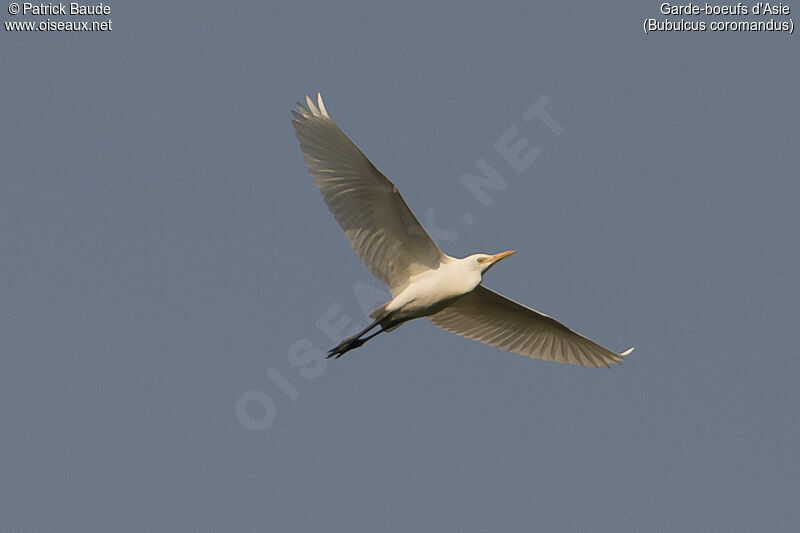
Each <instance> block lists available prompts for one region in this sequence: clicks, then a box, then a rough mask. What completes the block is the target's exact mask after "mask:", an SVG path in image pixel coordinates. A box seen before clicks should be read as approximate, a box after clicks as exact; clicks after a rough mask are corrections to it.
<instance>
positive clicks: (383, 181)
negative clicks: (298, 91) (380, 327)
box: [292, 94, 446, 294]
mask: <svg viewBox="0 0 800 533" xmlns="http://www.w3.org/2000/svg"><path fill="white" fill-rule="evenodd" d="M298 107H299V109H298V110H297V111H294V110H293V111H292V115H293V116H294V120H293V121H292V125H293V126H294V128H295V130H296V131H297V138H298V140H299V141H300V149H301V150H302V151H303V154H304V155H305V161H306V165H308V170H309V171H310V172H311V175H312V176H313V177H314V182H315V183H316V185H317V187H318V188H319V190H320V192H321V193H322V196H323V198H324V199H325V203H326V204H328V208H329V209H330V210H331V213H333V216H334V217H335V218H336V221H337V222H338V223H339V225H340V226H341V227H342V230H344V233H345V235H346V236H347V238H348V239H349V241H350V244H351V245H352V246H353V249H354V250H355V251H356V253H357V254H358V255H359V256H360V257H361V260H362V261H364V264H366V265H367V268H369V269H370V271H372V273H373V274H375V276H377V277H378V278H379V279H381V280H382V281H383V282H384V283H386V284H387V285H388V286H389V290H390V291H391V292H392V294H396V293H398V292H399V291H400V290H402V289H403V288H404V287H405V285H406V284H407V283H408V280H409V278H410V277H411V276H412V275H414V274H416V273H419V272H422V271H424V270H427V269H435V268H437V267H438V266H439V263H440V262H441V261H442V260H443V259H444V258H445V257H446V256H444V254H443V253H442V252H441V250H439V247H438V246H436V244H435V243H434V242H433V240H431V238H430V237H429V236H428V234H427V233H426V232H425V230H424V229H423V228H422V226H421V225H420V223H419V221H417V219H416V218H415V217H414V214H413V213H412V212H411V210H410V209H409V208H408V205H406V202H405V201H404V200H403V197H402V196H400V193H399V192H398V190H397V187H395V186H394V184H393V183H392V182H391V181H389V180H388V179H387V178H386V176H384V175H383V174H381V172H380V171H379V170H378V169H377V168H375V166H374V165H373V164H372V163H371V162H370V161H369V159H367V157H366V156H365V155H364V154H363V153H362V152H361V150H359V149H358V147H357V146H356V145H355V144H354V143H353V141H351V140H350V139H348V138H347V135H345V134H344V132H342V130H340V129H339V127H338V126H337V125H336V123H334V122H333V120H331V118H330V116H328V112H327V111H326V110H325V105H324V104H323V103H322V96H321V95H320V94H317V102H316V104H315V103H314V101H313V100H311V98H309V97H308V96H306V105H305V106H304V105H303V104H300V103H298Z"/></svg>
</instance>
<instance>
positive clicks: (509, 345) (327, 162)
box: [292, 94, 633, 367]
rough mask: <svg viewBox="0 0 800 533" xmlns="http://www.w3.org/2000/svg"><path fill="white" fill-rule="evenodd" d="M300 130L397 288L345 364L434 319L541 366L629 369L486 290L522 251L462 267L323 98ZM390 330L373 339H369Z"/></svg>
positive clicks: (363, 249)
mask: <svg viewBox="0 0 800 533" xmlns="http://www.w3.org/2000/svg"><path fill="white" fill-rule="evenodd" d="M292 114H293V115H294V120H293V121H292V124H293V125H294V127H295V130H296V131H297V138H298V139H299V141H300V148H301V149H302V151H303V154H304V156H305V161H306V164H307V165H308V169H309V171H310V172H311V175H312V176H313V178H314V182H315V183H316V185H317V187H318V188H319V190H320V192H321V193H322V196H323V198H324V199H325V203H326V204H328V208H329V209H330V210H331V213H333V216H334V217H335V218H336V221H337V222H338V223H339V225H340V226H341V228H342V230H344V233H345V235H346V236H347V238H348V240H349V241H350V244H351V245H352V246H353V249H354V250H355V251H356V253H357V254H358V255H359V256H360V257H361V259H362V260H363V261H364V263H365V264H366V265H367V268H369V269H370V271H372V273H373V274H375V276H377V277H378V278H379V279H380V280H381V281H383V282H384V283H386V285H388V287H389V292H390V293H391V295H392V300H390V301H389V302H387V303H386V304H384V305H383V306H381V307H379V308H378V309H376V310H375V311H374V312H373V313H372V314H371V317H372V318H373V319H374V322H373V323H372V324H370V326H369V327H367V328H365V329H364V330H363V331H361V332H360V333H358V334H356V335H354V336H352V337H349V338H347V339H344V340H343V341H342V342H341V343H339V345H338V346H336V347H334V348H332V349H331V350H330V351H329V353H328V356H329V357H330V356H335V357H339V356H341V355H342V354H344V353H345V352H347V351H349V350H352V349H353V348H357V347H359V346H361V345H362V344H363V343H364V342H366V341H367V340H369V339H371V338H372V337H374V336H376V335H377V334H379V333H381V332H383V331H387V330H391V329H394V328H396V327H397V326H399V325H400V324H402V323H403V322H406V321H408V320H412V319H414V318H420V317H426V318H428V319H429V320H430V321H431V322H433V323H434V324H436V325H437V326H439V327H440V328H442V329H445V330H447V331H450V332H452V333H456V334H458V335H462V336H464V337H467V338H469V339H473V340H476V341H480V342H483V343H485V344H490V345H492V346H495V347H497V348H500V349H501V350H507V351H510V352H515V353H518V354H522V355H527V356H529V357H533V358H536V359H544V360H548V361H556V362H559V363H570V364H574V365H584V366H590V367H598V366H606V367H608V366H609V364H610V363H620V362H621V361H622V358H623V357H624V356H626V355H628V354H629V353H630V352H631V351H633V348H629V349H628V350H626V351H624V352H622V353H616V352H613V351H611V350H608V349H606V348H603V347H602V346H600V345H599V344H597V343H595V342H593V341H591V340H589V339H587V338H586V337H584V336H582V335H580V334H579V333H576V332H574V331H572V330H571V329H569V328H567V327H566V326H564V325H563V324H561V323H559V322H558V321H556V320H554V319H553V318H550V317H549V316H547V315H544V314H542V313H539V312H538V311H535V310H533V309H531V308H529V307H525V306H524V305H522V304H519V303H517V302H514V301H512V300H509V299H508V298H506V297H504V296H502V295H500V294H497V293H496V292H494V291H491V290H489V289H487V288H486V287H484V286H483V285H481V280H482V276H483V274H484V273H485V272H486V271H487V270H488V269H489V268H491V266H492V265H494V264H496V263H497V262H498V261H500V260H501V259H504V258H505V257H508V256H509V255H511V254H513V253H514V252H513V250H509V251H507V252H502V253H499V254H494V255H488V254H474V255H471V256H469V257H465V258H462V259H457V258H454V257H450V256H449V255H446V254H444V253H443V252H442V251H441V250H440V249H439V247H438V246H436V244H435V243H434V242H433V240H431V238H430V237H429V236H428V234H427V233H426V232H425V230H424V229H423V228H422V226H421V225H420V223H419V221H418V220H417V219H416V217H415V216H414V214H413V213H412V212H411V210H410V209H409V208H408V205H406V203H405V201H404V200H403V197H402V196H400V193H399V192H398V190H397V187H395V186H394V184H393V183H392V182H391V181H389V180H388V179H387V178H386V177H385V176H384V175H383V174H381V172H380V171H379V170H378V169H377V168H375V166H374V165H373V164H372V163H371V162H370V161H369V159H367V157H366V156H365V155H364V154H363V153H362V152H361V150H359V149H358V147H357V146H356V145H355V144H353V142H352V141H351V140H350V139H349V138H348V137H347V136H346V135H345V134H344V133H343V132H342V130H341V129H339V127H338V126H337V125H336V124H335V123H334V122H333V120H331V118H330V116H329V115H328V112H327V110H326V109H325V105H324V104H323V102H322V96H321V95H320V94H317V101H316V103H315V102H314V101H313V100H312V99H311V98H309V97H308V96H306V105H305V106H304V105H302V104H298V110H297V111H292ZM378 326H380V329H379V330H378V331H377V332H375V333H373V334H371V335H369V336H366V337H365V336H364V335H366V334H367V333H368V332H369V331H371V330H372V329H374V328H375V327H378Z"/></svg>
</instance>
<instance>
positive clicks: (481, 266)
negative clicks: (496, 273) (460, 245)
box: [467, 250, 515, 274]
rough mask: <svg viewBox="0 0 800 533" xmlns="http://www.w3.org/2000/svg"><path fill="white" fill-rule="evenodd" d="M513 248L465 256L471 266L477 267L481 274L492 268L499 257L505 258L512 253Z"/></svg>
mask: <svg viewBox="0 0 800 533" xmlns="http://www.w3.org/2000/svg"><path fill="white" fill-rule="evenodd" d="M514 252H515V251H514V250H506V251H505V252H500V253H499V254H494V255H488V254H474V255H471V256H469V257H468V258H467V260H468V261H470V262H471V263H472V265H470V266H472V268H475V269H477V270H478V271H480V273H481V274H483V273H484V272H486V271H487V270H489V269H490V268H492V266H493V265H494V264H496V263H497V262H498V261H500V260H501V259H505V258H506V257H508V256H509V255H513V254H514Z"/></svg>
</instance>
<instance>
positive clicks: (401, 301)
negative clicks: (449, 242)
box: [385, 257, 481, 320]
mask: <svg viewBox="0 0 800 533" xmlns="http://www.w3.org/2000/svg"><path fill="white" fill-rule="evenodd" d="M446 259H447V260H445V261H443V262H442V263H440V264H439V267H438V268H435V269H431V270H426V271H424V272H421V273H419V274H416V275H414V276H412V277H411V278H410V279H409V284H408V286H407V287H406V288H405V289H403V291H402V292H400V293H399V294H398V295H397V296H395V297H394V298H392V300H391V301H390V302H389V303H388V304H386V307H385V310H386V311H387V312H389V313H392V314H393V316H394V317H396V318H398V319H405V320H410V319H412V318H421V317H426V316H430V315H432V314H435V313H438V312H439V311H441V310H442V309H444V308H445V307H447V305H448V304H449V303H450V302H451V301H452V300H454V299H456V298H458V297H459V296H463V295H464V294H467V293H468V292H470V291H471V290H473V289H474V288H475V287H477V286H478V284H479V283H480V282H481V272H480V270H478V269H470V268H468V265H467V261H466V260H467V259H468V258H465V259H455V258H453V257H447V258H446Z"/></svg>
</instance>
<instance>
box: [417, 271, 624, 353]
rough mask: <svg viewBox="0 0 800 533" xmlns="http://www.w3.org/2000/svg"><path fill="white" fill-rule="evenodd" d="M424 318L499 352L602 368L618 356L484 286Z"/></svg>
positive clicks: (553, 320)
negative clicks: (498, 349)
mask: <svg viewBox="0 0 800 533" xmlns="http://www.w3.org/2000/svg"><path fill="white" fill-rule="evenodd" d="M428 319H429V320H430V321H431V322H433V323H434V324H435V325H437V326H438V327H440V328H442V329H445V330H447V331H450V332H452V333H455V334H457V335H461V336H463V337H467V338H468V339H472V340H476V341H479V342H482V343H484V344H489V345H491V346H494V347H496V348H500V349H501V350H507V351H509V352H514V353H518V354H521V355H527V356H529V357H533V358H535V359H545V360H547V361H556V362H559V363H569V364H573V365H583V366H591V367H598V366H606V367H608V366H609V364H610V363H617V364H619V363H621V362H622V360H623V357H624V356H626V355H628V354H629V353H630V352H631V351H632V350H633V348H630V349H628V350H626V351H625V352H622V353H621V354H618V353H615V352H612V351H611V350H607V349H606V348H603V347H602V346H600V345H599V344H597V343H595V342H593V341H591V340H589V339H587V338H586V337H584V336H583V335H581V334H579V333H576V332H574V331H572V330H571V329H569V328H568V327H567V326H565V325H563V324H561V323H560V322H558V321H557V320H555V319H553V318H550V317H549V316H547V315H545V314H542V313H540V312H538V311H535V310H533V309H531V308H529V307H525V306H524V305H522V304H519V303H517V302H515V301H513V300H509V299H508V298H506V297H505V296H502V295H500V294H498V293H496V292H494V291H492V290H489V289H487V288H486V287H484V286H483V285H478V286H477V287H476V288H475V290H473V291H472V292H469V293H467V294H465V295H464V296H461V297H460V298H459V299H458V300H456V301H455V302H454V303H453V304H451V305H450V306H449V307H447V308H445V309H444V310H442V311H439V312H438V313H436V314H434V315H431V316H429V317H428Z"/></svg>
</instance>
